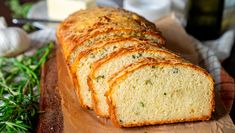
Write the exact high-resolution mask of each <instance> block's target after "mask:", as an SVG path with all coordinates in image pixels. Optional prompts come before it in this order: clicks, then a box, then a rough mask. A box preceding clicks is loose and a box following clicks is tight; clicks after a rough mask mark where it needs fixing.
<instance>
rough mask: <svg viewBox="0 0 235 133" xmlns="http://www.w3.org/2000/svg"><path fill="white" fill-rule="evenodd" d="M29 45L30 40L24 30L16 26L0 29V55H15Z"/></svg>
mask: <svg viewBox="0 0 235 133" xmlns="http://www.w3.org/2000/svg"><path fill="white" fill-rule="evenodd" d="M29 46H30V40H29V38H28V35H27V33H26V32H25V31H24V30H22V29H20V28H16V27H10V28H5V29H0V56H5V57H11V56H16V55H18V54H20V53H22V52H25V51H26V50H27V49H28V48H29Z"/></svg>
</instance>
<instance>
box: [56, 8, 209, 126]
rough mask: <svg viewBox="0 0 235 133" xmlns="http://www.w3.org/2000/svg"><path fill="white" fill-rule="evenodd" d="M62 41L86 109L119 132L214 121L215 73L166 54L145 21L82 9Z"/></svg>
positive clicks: (61, 30) (60, 33)
mask: <svg viewBox="0 0 235 133" xmlns="http://www.w3.org/2000/svg"><path fill="white" fill-rule="evenodd" d="M169 28H170V27H169ZM56 36H57V40H58V43H59V48H60V50H61V51H62V53H63V55H64V59H65V60H66V63H67V65H68V68H69V71H70V72H71V75H72V76H73V77H72V79H73V83H74V85H75V92H76V94H77V97H78V101H79V102H80V104H81V106H82V107H83V108H84V109H94V111H95V112H96V114H97V115H99V116H101V117H106V118H108V117H110V118H111V120H112V122H113V123H114V124H115V125H117V126H119V127H135V126H142V125H152V124H163V123H175V122H186V121H197V120H208V119H210V118H211V114H212V112H213V111H214V82H213V79H212V77H211V76H210V74H208V73H207V72H206V71H205V70H204V69H202V68H200V67H198V66H196V65H193V64H191V63H189V62H188V61H185V60H184V59H182V58H181V57H180V56H179V55H176V54H174V53H173V52H172V51H169V50H167V49H165V48H164V45H165V42H166V41H165V39H164V38H163V37H162V36H161V33H160V31H159V30H158V29H157V28H156V27H155V25H154V24H152V23H151V22H148V21H147V20H146V19H144V18H143V17H141V16H139V15H137V14H135V13H132V12H129V11H126V10H123V9H116V8H111V7H96V8H93V9H88V10H81V11H78V12H75V13H73V14H72V15H70V16H69V17H68V18H67V19H65V20H64V21H63V22H62V23H61V24H60V25H59V26H58V29H57V32H56ZM71 93H72V92H71Z"/></svg>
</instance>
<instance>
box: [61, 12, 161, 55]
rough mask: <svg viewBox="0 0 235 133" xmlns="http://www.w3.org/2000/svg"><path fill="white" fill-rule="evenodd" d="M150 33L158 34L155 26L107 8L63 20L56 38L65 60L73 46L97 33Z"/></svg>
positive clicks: (134, 15) (139, 17)
mask: <svg viewBox="0 0 235 133" xmlns="http://www.w3.org/2000/svg"><path fill="white" fill-rule="evenodd" d="M125 29H126V30H138V31H152V32H154V34H160V32H159V31H158V30H157V29H156V27H155V25H154V24H153V23H151V22H149V21H147V20H145V19H144V18H143V17H141V16H139V15H137V14H135V13H131V12H128V11H125V10H123V9H115V8H109V7H96V8H93V9H88V10H80V11H78V12H75V13H73V14H72V15H71V16H69V17H68V18H67V19H65V20H64V21H63V22H62V23H61V24H60V25H59V27H58V29H57V37H58V38H59V41H60V43H61V42H63V43H61V45H62V47H63V50H65V51H64V53H65V56H66V59H67V56H68V55H69V53H70V52H71V50H72V49H74V47H75V46H77V45H81V43H82V42H83V41H84V40H87V38H90V37H92V36H94V35H95V34H98V33H103V32H109V31H111V30H125Z"/></svg>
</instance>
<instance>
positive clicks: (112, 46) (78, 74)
mask: <svg viewBox="0 0 235 133" xmlns="http://www.w3.org/2000/svg"><path fill="white" fill-rule="evenodd" d="M130 46H133V47H147V46H149V47H156V48H155V49H157V47H158V44H153V43H150V42H148V41H141V40H138V39H135V38H126V39H124V38H118V39H114V40H111V41H107V42H106V43H104V44H102V45H98V44H97V45H96V47H92V48H90V49H87V50H85V51H82V52H80V53H79V54H78V55H77V57H76V59H75V62H74V63H73V65H72V66H71V67H72V68H71V70H72V74H73V77H74V83H75V86H76V93H77V95H78V96H79V101H80V103H81V105H82V107H83V108H85V109H88V108H89V109H92V108H93V104H92V100H91V92H90V89H89V87H88V85H87V77H88V75H89V73H90V69H91V64H92V63H94V62H95V61H97V60H99V59H101V58H104V57H105V56H107V55H109V54H111V53H112V52H114V51H118V50H119V49H120V48H125V47H130ZM159 49H160V48H159Z"/></svg>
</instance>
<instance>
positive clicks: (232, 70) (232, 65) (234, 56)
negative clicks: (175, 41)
mask: <svg viewBox="0 0 235 133" xmlns="http://www.w3.org/2000/svg"><path fill="white" fill-rule="evenodd" d="M6 1H7V0H0V16H3V17H4V18H5V19H6V21H7V24H8V25H9V26H21V25H14V24H13V23H12V22H11V19H12V17H11V11H10V9H9V8H8V7H7V6H6V4H5V2H6ZM21 1H22V2H32V1H35V0H21ZM234 39H235V38H234ZM234 42H235V41H234ZM222 65H223V67H224V68H225V70H226V71H227V72H228V73H229V74H230V75H231V76H232V77H233V78H234V79H235V44H234V45H233V48H232V52H231V55H230V57H229V58H227V59H226V60H225V61H223V62H222ZM234 104H235V103H234ZM230 116H231V118H232V119H233V122H234V123H235V106H234V105H233V108H232V110H231V114H230Z"/></svg>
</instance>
